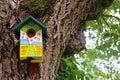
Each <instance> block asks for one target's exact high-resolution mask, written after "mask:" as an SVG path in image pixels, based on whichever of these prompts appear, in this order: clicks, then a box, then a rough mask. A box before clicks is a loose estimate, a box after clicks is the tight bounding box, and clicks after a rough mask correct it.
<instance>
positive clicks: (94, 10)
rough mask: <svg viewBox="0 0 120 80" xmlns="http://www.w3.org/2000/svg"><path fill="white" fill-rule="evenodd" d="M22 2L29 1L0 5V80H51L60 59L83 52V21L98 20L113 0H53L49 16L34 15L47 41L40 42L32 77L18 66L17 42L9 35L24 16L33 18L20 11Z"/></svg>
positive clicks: (22, 65) (5, 1) (3, 0)
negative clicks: (41, 49)
mask: <svg viewBox="0 0 120 80" xmlns="http://www.w3.org/2000/svg"><path fill="white" fill-rule="evenodd" d="M35 1H37V0H35ZM48 1H49V0H48ZM25 2H30V1H28V0H24V2H23V1H22V0H16V1H14V0H1V1H0V80H55V76H56V73H57V71H58V68H59V65H60V59H61V57H62V56H66V55H73V54H75V53H78V52H79V51H81V50H83V49H85V36H84V30H85V23H86V21H88V20H92V19H96V18H98V17H99V16H100V14H101V13H102V12H103V11H104V9H105V8H106V7H108V6H109V5H110V4H111V3H112V2H113V0H99V1H98V0H56V1H54V2H53V3H54V5H52V6H53V13H51V14H48V13H45V11H44V13H45V14H44V13H43V14H42V17H39V16H38V15H40V14H41V12H42V11H41V12H38V13H37V18H38V19H39V20H41V21H42V22H43V23H45V24H46V26H47V32H48V38H47V39H44V62H42V63H39V64H38V65H37V72H36V74H34V75H31V74H29V73H28V70H27V69H28V67H29V64H26V63H22V62H20V60H19V40H17V39H16V38H15V35H14V33H13V31H12V27H13V26H14V25H15V24H17V23H18V22H20V21H21V20H22V19H23V18H24V17H26V16H27V15H29V14H32V15H33V16H36V14H35V15H34V13H32V12H29V11H28V12H25V11H24V9H22V8H23V7H21V5H26V4H25ZM45 9H46V8H45ZM38 10H39V9H38ZM46 10H48V9H46ZM33 12H34V11H33Z"/></svg>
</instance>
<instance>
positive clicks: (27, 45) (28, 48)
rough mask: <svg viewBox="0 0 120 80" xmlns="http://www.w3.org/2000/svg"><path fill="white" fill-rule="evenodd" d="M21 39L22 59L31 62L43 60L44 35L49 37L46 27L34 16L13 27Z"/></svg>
mask: <svg viewBox="0 0 120 80" xmlns="http://www.w3.org/2000/svg"><path fill="white" fill-rule="evenodd" d="M13 30H14V32H15V35H16V37H17V38H18V39H20V60H27V59H29V60H30V61H31V63H38V62H42V61H43V37H47V31H46V27H45V26H44V25H43V24H42V23H41V22H39V21H38V20H37V19H35V18H34V17H32V16H29V17H27V18H25V19H24V20H23V21H22V22H20V23H19V24H18V25H17V26H15V27H14V28H13Z"/></svg>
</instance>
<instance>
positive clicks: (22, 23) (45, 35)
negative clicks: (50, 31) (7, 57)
mask: <svg viewBox="0 0 120 80" xmlns="http://www.w3.org/2000/svg"><path fill="white" fill-rule="evenodd" d="M30 21H32V22H34V23H35V24H37V25H38V26H39V27H40V28H42V33H43V37H47V28H46V26H45V25H44V24H42V23H41V22H40V21H38V20H37V19H35V18H34V17H33V16H29V17H27V18H25V19H24V20H23V21H21V22H20V23H19V24H18V25H16V26H15V27H14V28H13V31H14V32H15V33H17V34H18V33H20V29H21V28H22V27H23V26H25V25H26V24H28V23H29V22H30Z"/></svg>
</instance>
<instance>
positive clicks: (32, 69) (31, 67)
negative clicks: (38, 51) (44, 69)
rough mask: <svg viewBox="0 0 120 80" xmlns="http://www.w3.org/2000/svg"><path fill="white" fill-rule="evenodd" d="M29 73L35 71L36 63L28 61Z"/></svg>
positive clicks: (30, 58)
mask: <svg viewBox="0 0 120 80" xmlns="http://www.w3.org/2000/svg"><path fill="white" fill-rule="evenodd" d="M28 59H29V60H34V59H33V58H32V57H29V58H28ZM29 73H30V74H35V73H36V63H30V67H29Z"/></svg>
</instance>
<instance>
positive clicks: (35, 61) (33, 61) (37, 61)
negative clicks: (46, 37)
mask: <svg viewBox="0 0 120 80" xmlns="http://www.w3.org/2000/svg"><path fill="white" fill-rule="evenodd" d="M39 62H43V60H31V63H39Z"/></svg>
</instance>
